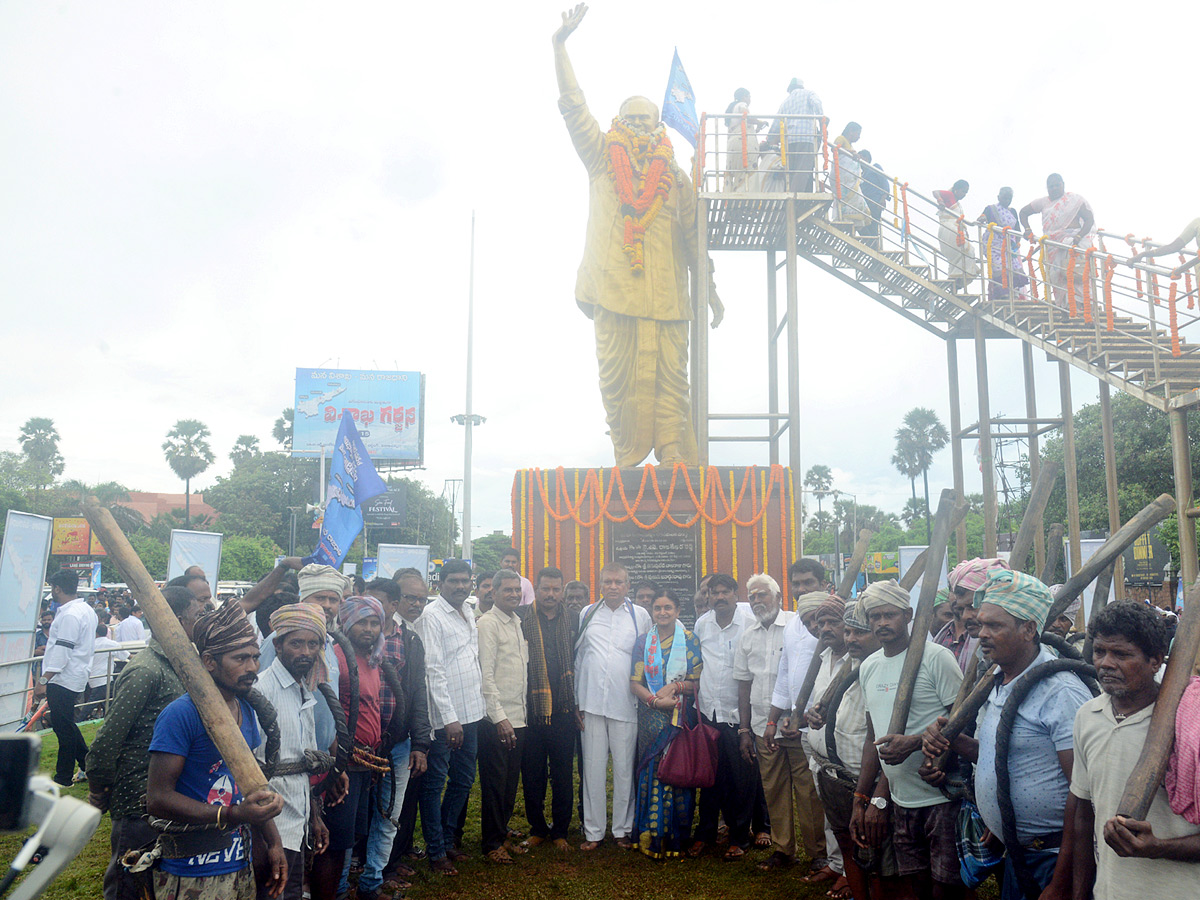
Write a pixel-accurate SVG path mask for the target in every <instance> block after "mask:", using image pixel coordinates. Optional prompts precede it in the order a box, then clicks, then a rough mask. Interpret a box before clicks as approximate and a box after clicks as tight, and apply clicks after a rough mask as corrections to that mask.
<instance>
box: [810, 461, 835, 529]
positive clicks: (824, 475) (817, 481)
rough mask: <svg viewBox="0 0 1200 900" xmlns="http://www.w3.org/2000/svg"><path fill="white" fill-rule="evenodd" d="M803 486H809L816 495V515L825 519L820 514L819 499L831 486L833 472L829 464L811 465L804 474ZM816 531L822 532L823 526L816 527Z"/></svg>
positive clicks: (823, 519)
mask: <svg viewBox="0 0 1200 900" xmlns="http://www.w3.org/2000/svg"><path fill="white" fill-rule="evenodd" d="M804 486H805V487H806V488H809V489H810V490H811V491H812V492H813V493H814V494H815V495H816V497H817V516H820V517H821V521H822V522H824V521H825V517H824V516H821V500H822V498H823V497H824V496H825V495H826V494H828V493H829V492H830V490H831V489H832V488H833V472H832V471H831V470H830V468H829V466H813V467H812V468H810V469H809V470H808V472H806V473H805V475H804ZM817 531H818V532H820V533H821V534H824V532H825V529H824V527H818V529H817Z"/></svg>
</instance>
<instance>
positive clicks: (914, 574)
mask: <svg viewBox="0 0 1200 900" xmlns="http://www.w3.org/2000/svg"><path fill="white" fill-rule="evenodd" d="M970 511H971V504H970V503H968V502H967V501H966V500H960V501H959V503H958V505H957V506H955V507H954V515H953V516H952V517H951V518H950V530H951V531H954V530H955V529H956V528H958V527H959V526H960V525H962V523H963V522H965V521H966V520H967V513H969V512H970ZM928 553H929V548H928V547H926V548H925V549H924V550H922V551H921V552H920V553H918V554H917V558H916V559H914V560H913V561H912V565H911V566H909V567H908V571H907V572H905V573H904V575H903V576H902V577H901V578H900V587H902V588H904V589H905V590H906V591H911V590H912V589H913V585H914V584H916V583H917V581H918V579H920V577H921V575H922V574H923V573H924V572H925V557H926V555H927V554H928ZM938 580H939V581H940V580H941V576H939V577H938Z"/></svg>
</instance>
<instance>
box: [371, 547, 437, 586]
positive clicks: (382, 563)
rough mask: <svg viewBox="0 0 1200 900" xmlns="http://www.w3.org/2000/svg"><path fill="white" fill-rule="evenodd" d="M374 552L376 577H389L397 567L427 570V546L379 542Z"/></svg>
mask: <svg viewBox="0 0 1200 900" xmlns="http://www.w3.org/2000/svg"><path fill="white" fill-rule="evenodd" d="M376 553H377V556H376V563H375V565H376V573H375V574H376V577H378V578H391V577H392V576H393V575H394V574H396V571H397V570H398V569H416V570H417V571H418V572H428V571H429V548H428V547H425V546H422V545H418V544H380V545H379V548H378V550H377V551H376ZM422 577H424V576H422Z"/></svg>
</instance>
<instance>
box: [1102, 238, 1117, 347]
mask: <svg viewBox="0 0 1200 900" xmlns="http://www.w3.org/2000/svg"><path fill="white" fill-rule="evenodd" d="M1116 267H1117V264H1116V261H1115V260H1114V259H1113V255H1112V254H1111V253H1110V254H1108V258H1107V260H1105V263H1104V329H1105V331H1112V330H1113V293H1112V280H1113V270H1115V269H1116Z"/></svg>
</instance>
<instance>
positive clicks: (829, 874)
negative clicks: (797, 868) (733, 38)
mask: <svg viewBox="0 0 1200 900" xmlns="http://www.w3.org/2000/svg"><path fill="white" fill-rule="evenodd" d="M840 877H841V876H840V875H838V873H837V872H835V871H833V869H831V868H829V866H825V867H824V868H822V869H818V870H817V871H816V872H809V873H808V874H807V875H805V876H804V877H803V878H801V879H800V880H801V881H803V882H804V883H805V884H821V883H822V882H825V881H837V879H838V878H840Z"/></svg>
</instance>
